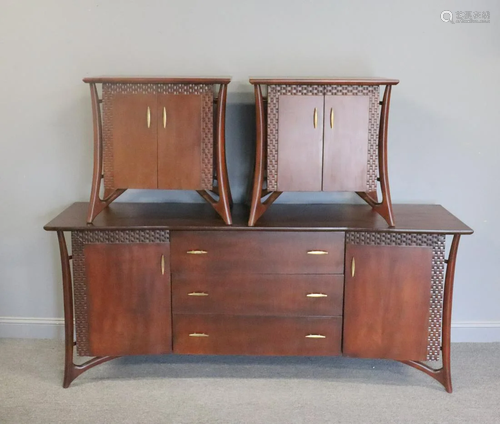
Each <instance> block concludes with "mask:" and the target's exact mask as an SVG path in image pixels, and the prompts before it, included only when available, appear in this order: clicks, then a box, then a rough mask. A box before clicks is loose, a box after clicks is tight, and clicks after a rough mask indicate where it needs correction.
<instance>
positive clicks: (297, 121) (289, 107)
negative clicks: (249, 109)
mask: <svg viewBox="0 0 500 424" xmlns="http://www.w3.org/2000/svg"><path fill="white" fill-rule="evenodd" d="M323 101H324V96H280V98H279V118H278V119H279V123H278V191H321V180H322V167H323ZM315 111H316V119H315Z"/></svg>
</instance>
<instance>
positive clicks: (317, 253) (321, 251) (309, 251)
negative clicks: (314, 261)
mask: <svg viewBox="0 0 500 424" xmlns="http://www.w3.org/2000/svg"><path fill="white" fill-rule="evenodd" d="M307 254H308V255H328V252H327V251H326V250H308V251H307Z"/></svg>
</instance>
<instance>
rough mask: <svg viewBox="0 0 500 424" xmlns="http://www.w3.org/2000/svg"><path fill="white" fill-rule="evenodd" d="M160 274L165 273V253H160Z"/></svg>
mask: <svg viewBox="0 0 500 424" xmlns="http://www.w3.org/2000/svg"><path fill="white" fill-rule="evenodd" d="M161 275H165V255H161Z"/></svg>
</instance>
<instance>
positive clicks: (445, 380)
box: [401, 234, 460, 393]
mask: <svg viewBox="0 0 500 424" xmlns="http://www.w3.org/2000/svg"><path fill="white" fill-rule="evenodd" d="M459 242H460V235H459V234H455V235H454V236H453V241H452V243H451V248H450V254H449V256H448V261H447V264H448V265H447V267H446V277H445V280H444V298H443V323H442V333H443V334H442V341H441V350H442V354H441V355H442V361H443V364H442V367H441V368H439V369H434V368H431V367H429V366H428V365H427V364H424V363H422V362H419V361H401V362H402V363H404V364H406V365H409V366H411V367H413V368H416V369H418V370H420V371H423V372H425V373H426V374H427V375H430V376H431V377H432V378H434V379H435V380H437V381H439V382H440V383H441V384H442V385H443V386H444V388H445V390H446V391H447V392H448V393H451V392H452V391H453V387H452V384H451V358H450V354H451V309H452V300H453V281H454V279H455V264H456V260H457V251H458V243H459Z"/></svg>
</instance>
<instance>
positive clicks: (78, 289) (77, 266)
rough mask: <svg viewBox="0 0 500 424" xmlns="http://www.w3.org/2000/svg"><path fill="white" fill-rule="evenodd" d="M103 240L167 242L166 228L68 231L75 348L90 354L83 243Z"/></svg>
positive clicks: (94, 242)
mask: <svg viewBox="0 0 500 424" xmlns="http://www.w3.org/2000/svg"><path fill="white" fill-rule="evenodd" d="M102 243H109V244H111V243H119V244H128V243H169V232H168V231H165V230H147V231H136V230H130V231H74V232H72V233H71V247H72V256H73V296H74V307H75V333H76V348H77V353H78V355H80V356H92V352H91V349H90V345H89V314H88V312H89V311H88V283H87V276H86V270H85V257H84V247H85V246H87V245H91V244H102ZM167 263H168V262H167Z"/></svg>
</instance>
